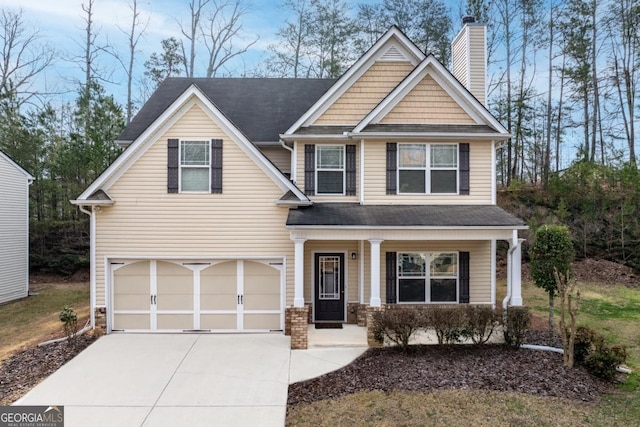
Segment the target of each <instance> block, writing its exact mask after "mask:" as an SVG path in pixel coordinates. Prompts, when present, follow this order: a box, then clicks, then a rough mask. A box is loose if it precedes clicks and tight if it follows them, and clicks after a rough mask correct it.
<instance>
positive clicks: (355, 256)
mask: <svg viewBox="0 0 640 427" xmlns="http://www.w3.org/2000/svg"><path fill="white" fill-rule="evenodd" d="M351 259H352V260H356V259H358V253H357V252H351Z"/></svg>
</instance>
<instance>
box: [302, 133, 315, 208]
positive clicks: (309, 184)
mask: <svg viewBox="0 0 640 427" xmlns="http://www.w3.org/2000/svg"><path fill="white" fill-rule="evenodd" d="M304 194H306V195H307V196H313V195H315V194H316V146H315V144H305V146H304Z"/></svg>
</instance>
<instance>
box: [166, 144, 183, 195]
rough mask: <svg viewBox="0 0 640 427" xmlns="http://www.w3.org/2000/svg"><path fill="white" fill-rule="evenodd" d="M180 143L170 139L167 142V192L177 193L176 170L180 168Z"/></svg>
mask: <svg viewBox="0 0 640 427" xmlns="http://www.w3.org/2000/svg"><path fill="white" fill-rule="evenodd" d="M179 143H180V141H179V140H177V139H170V140H168V141H167V192H168V193H177V192H178V180H179V174H178V169H179V167H180V165H179V163H180V159H179V149H178V146H179Z"/></svg>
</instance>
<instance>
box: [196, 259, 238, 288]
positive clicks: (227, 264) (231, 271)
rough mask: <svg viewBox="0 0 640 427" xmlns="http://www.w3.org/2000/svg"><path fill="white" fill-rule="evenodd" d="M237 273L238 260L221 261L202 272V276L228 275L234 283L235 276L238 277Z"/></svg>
mask: <svg viewBox="0 0 640 427" xmlns="http://www.w3.org/2000/svg"><path fill="white" fill-rule="evenodd" d="M237 275H238V268H237V264H236V261H223V262H219V263H217V264H213V265H212V266H211V267H208V268H205V269H204V270H202V271H201V272H200V277H211V276H214V277H227V278H229V279H230V281H231V282H232V283H235V277H237Z"/></svg>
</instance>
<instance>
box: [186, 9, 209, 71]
mask: <svg viewBox="0 0 640 427" xmlns="http://www.w3.org/2000/svg"><path fill="white" fill-rule="evenodd" d="M210 2H211V0H190V1H189V12H190V13H189V17H190V21H191V22H190V23H189V26H184V25H183V24H182V23H179V25H180V32H181V33H182V35H184V36H185V37H186V39H187V40H188V42H189V54H188V55H187V52H186V51H185V48H184V44H183V45H182V56H183V58H184V71H185V73H186V74H187V77H193V76H194V74H193V71H194V67H195V62H196V42H197V39H198V37H199V35H200V33H201V30H200V21H201V19H202V14H203V12H204V8H205V6H207V4H209V3H210Z"/></svg>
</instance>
